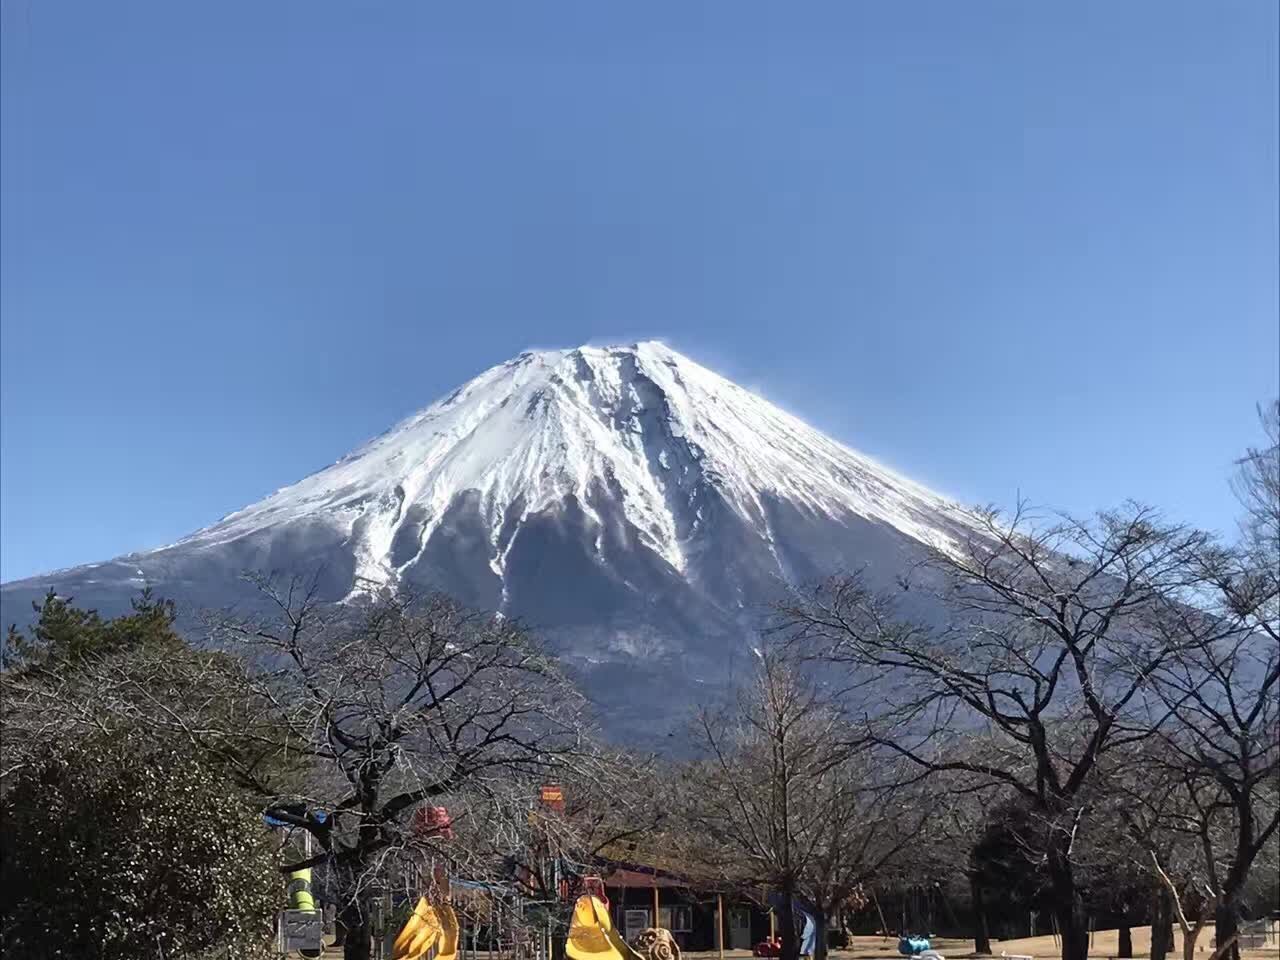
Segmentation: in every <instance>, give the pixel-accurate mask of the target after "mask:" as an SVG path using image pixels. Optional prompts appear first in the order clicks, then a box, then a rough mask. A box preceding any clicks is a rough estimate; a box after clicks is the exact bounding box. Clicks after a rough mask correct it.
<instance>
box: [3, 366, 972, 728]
mask: <svg viewBox="0 0 1280 960" xmlns="http://www.w3.org/2000/svg"><path fill="white" fill-rule="evenodd" d="M966 527H967V523H966V520H965V517H964V515H963V513H962V512H961V511H960V509H959V508H958V507H957V506H956V505H955V504H953V503H951V502H949V501H947V500H946V499H944V498H943V497H941V496H939V495H937V494H935V493H933V492H931V491H929V490H927V489H925V488H923V487H921V486H919V485H918V484H915V483H913V482H912V481H910V480H908V479H906V478H904V477H902V476H899V475H897V474H895V473H893V472H892V471H890V470H888V469H886V468H884V467H883V466H881V465H879V464H877V463H875V462H874V461H873V460H871V459H869V458H867V457H865V456H863V455H861V454H859V453H857V452H855V451H853V450H851V449H849V448H848V447H845V446H843V445H841V444H839V443H837V442H835V441H834V440H832V439H830V438H828V437H826V436H825V435H823V434H822V433H820V432H819V431H817V430H815V429H813V428H812V427H810V426H808V425H807V424H805V423H803V422H802V421H800V420H798V419H797V418H796V417H794V416H791V415H790V414H788V413H785V412H784V411H782V410H780V409H779V408H778V407H776V406H774V405H772V404H770V403H768V402H767V401H765V400H763V399H761V398H760V397H758V396H756V395H754V394H752V393H751V392H749V391H747V390H745V389H743V388H742V387H739V386H737V385H736V384H734V383H732V382H730V381H729V380H726V379H725V378H723V377H721V376H719V375H717V374H715V373H713V372H712V371H710V370H708V369H706V368H705V367H703V366H700V365H699V364H697V363H695V362H694V361H692V360H690V359H689V358H687V357H685V356H683V355H681V354H679V353H677V352H675V351H674V350H671V349H670V348H668V347H667V346H665V345H663V344H661V343H658V342H643V343H637V344H631V345H625V346H612V347H580V348H578V349H573V350H549V351H531V352H526V353H522V354H520V355H519V356H518V357H515V358H514V359H512V360H509V361H507V362H506V363H503V364H500V365H498V366H496V367H493V368H491V369H489V370H487V371H485V372H484V373H482V374H480V375H479V376H478V377H476V378H475V379H473V380H471V381H470V382H469V383H466V384H464V385H463V386H461V387H459V388H458V389H457V390H455V391H454V392H453V393H451V394H449V396H447V397H445V398H443V399H441V400H439V401H437V402H436V403H434V404H432V405H431V406H429V407H427V408H426V409H424V410H422V411H421V412H419V413H416V414H414V415H413V416H411V417H409V418H408V419H406V420H404V421H402V422H401V423H399V424H397V425H396V426H394V427H393V428H392V429H390V430H389V431H387V432H386V433H384V434H382V435H381V436H379V437H377V438H375V439H373V440H371V441H369V442H368V443H366V444H365V445H364V446H362V447H360V448H359V449H357V450H356V451H354V452H353V453H351V454H349V455H348V456H346V457H343V458H342V459H341V460H339V461H337V462H336V463H334V464H333V465H331V466H329V467H326V468H324V469H322V470H320V471H319V472H317V473H314V474H312V475H311V476H309V477H307V478H306V479H304V480H302V481H300V482H298V483H295V484H293V485H291V486H287V487H284V488H282V489H280V490H278V491H276V492H275V493H273V494H271V495H270V496H268V497H267V498H265V499H264V500H261V501H259V502H258V503H255V504H253V505H251V506H248V507H245V508H244V509H243V510H239V511H237V512H235V513H232V514H230V515H228V516H226V517H224V518H222V519H221V520H219V521H218V522H217V523H214V524H212V525H211V526H208V527H206V528H204V529H202V530H199V531H197V532H195V533H193V534H191V535H190V536H188V537H185V538H184V539H182V540H179V541H178V542H176V543H173V544H170V545H168V546H165V547H160V548H159V549H155V550H149V551H146V552H142V553H134V554H129V555H126V556H123V557H119V558H117V559H115V560H110V561H107V562H103V563H96V564H90V565H87V566H82V567H75V568H72V569H67V570H61V571H57V572H54V573H50V574H47V575H43V576H38V577H33V578H29V579H26V580H21V581H15V582H12V583H8V584H5V585H4V586H3V588H2V592H0V599H2V600H3V608H4V611H3V616H4V618H5V621H6V623H8V622H17V623H18V624H19V625H22V624H23V623H24V622H29V620H30V618H31V607H30V601H32V600H38V599H39V598H40V597H41V596H43V595H44V593H45V592H46V591H47V590H49V589H50V588H52V589H54V590H56V591H57V592H58V593H60V594H64V595H70V596H72V597H74V598H75V600H76V601H77V603H79V604H82V605H87V606H93V607H96V608H97V609H99V610H100V611H102V612H103V613H104V614H113V613H117V612H120V611H121V610H123V609H127V607H128V601H129V598H130V597H131V596H133V595H135V594H136V593H137V591H138V590H139V589H141V588H142V587H143V586H146V585H150V586H151V587H153V588H154V590H155V592H156V593H157V594H159V595H161V596H166V597H171V598H173V599H174V600H176V601H177V602H178V604H179V607H180V609H182V610H184V611H187V612H194V611H198V610H200V609H208V608H221V607H225V606H228V605H230V604H233V603H237V602H245V601H246V600H247V598H248V593H249V591H250V589H251V588H250V587H248V586H247V585H246V584H245V583H244V581H243V579H242V575H243V573H245V572H246V571H259V572H267V571H280V572H284V573H299V574H305V575H308V576H310V575H315V574H317V572H318V575H319V577H320V584H321V590H322V592H323V594H324V595H325V596H326V597H327V598H328V599H331V600H341V599H345V598H350V597H353V596H358V595H360V594H361V593H363V592H366V591H369V590H372V589H376V588H379V587H384V586H385V587H390V588H393V589H397V590H404V591H412V592H414V593H423V592H427V591H431V590H443V591H445V592H447V593H449V594H451V595H453V596H454V597H455V598H457V599H458V600H460V601H462V602H463V603H466V604H468V605H470V606H474V607H477V608H482V609H486V610H500V611H502V612H503V613H504V614H507V615H510V616H514V617H518V618H520V619H521V620H522V621H523V622H524V623H526V624H527V625H528V626H530V627H531V628H533V629H535V630H536V631H538V632H539V633H541V634H542V635H543V636H545V637H546V638H547V639H548V641H549V642H551V643H552V645H553V646H554V648H555V649H556V650H557V651H558V652H559V654H560V655H561V657H562V658H563V659H564V660H565V661H566V663H567V664H568V665H569V666H570V667H571V669H573V670H574V671H575V672H576V673H578V674H579V675H580V677H581V678H582V680H583V682H584V684H585V687H586V689H587V691H588V693H590V694H592V695H594V697H595V698H596V700H597V701H598V702H599V703H601V704H602V705H609V708H610V709H612V711H613V712H612V713H611V714H610V713H608V711H606V723H607V724H608V725H609V726H610V727H614V728H615V729H623V728H626V729H627V730H629V731H632V732H637V731H639V732H648V733H656V732H658V731H659V730H660V729H661V728H662V727H663V725H664V724H667V723H669V722H670V720H671V719H672V718H673V717H674V716H675V715H676V714H677V713H679V712H680V710H681V706H682V704H688V703H695V702H699V701H701V700H703V699H705V697H706V696H707V694H708V692H709V690H711V689H714V688H715V687H718V686H720V685H721V684H723V682H724V681H725V680H726V678H728V677H729V676H730V675H731V674H732V673H733V671H734V670H735V669H737V666H735V665H738V664H742V663H743V662H744V659H743V658H744V656H745V655H749V650H750V643H751V637H752V634H753V633H754V632H755V631H756V630H757V629H758V626H759V622H760V617H761V612H762V607H763V605H764V604H766V603H767V602H768V600H769V599H770V597H772V596H775V595H776V594H777V593H778V591H779V590H781V589H782V587H783V585H785V584H786V583H795V582H802V581H805V580H809V579H812V578H815V577H819V576H822V575H824V574H827V573H829V572H832V571H834V570H837V569H851V568H858V569H862V570H864V571H865V575H866V576H867V577H868V578H869V580H870V581H871V582H872V583H873V584H879V585H883V586H888V585H889V584H891V583H892V582H893V580H894V578H895V577H896V575H897V574H899V573H900V572H902V571H903V570H904V569H905V568H906V566H907V565H909V564H910V563H912V562H913V561H914V560H916V559H918V558H919V557H920V556H921V555H922V551H923V550H924V548H925V547H926V545H937V544H941V545H945V544H946V543H947V542H949V541H953V540H954V539H956V538H958V537H960V536H962V535H963V534H964V533H965V531H966Z"/></svg>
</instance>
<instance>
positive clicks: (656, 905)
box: [653, 883, 662, 927]
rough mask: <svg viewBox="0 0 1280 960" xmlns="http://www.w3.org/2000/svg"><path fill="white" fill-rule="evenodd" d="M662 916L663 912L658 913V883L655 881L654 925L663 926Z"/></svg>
mask: <svg viewBox="0 0 1280 960" xmlns="http://www.w3.org/2000/svg"><path fill="white" fill-rule="evenodd" d="M660 916H661V914H660V913H658V884H657V883H654V885H653V925H654V926H655V927H660V926H662V921H661V920H660V919H659V917H660Z"/></svg>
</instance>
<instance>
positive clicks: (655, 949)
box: [631, 927, 680, 960]
mask: <svg viewBox="0 0 1280 960" xmlns="http://www.w3.org/2000/svg"><path fill="white" fill-rule="evenodd" d="M631 946H632V947H633V948H634V949H635V951H636V952H637V953H638V954H640V956H642V957H645V958H646V960H680V944H678V943H676V940H675V937H673V936H671V931H670V930H664V929H663V928H662V927H647V928H645V929H644V930H641V931H640V933H639V934H637V935H636V938H635V942H634V943H632V945H631Z"/></svg>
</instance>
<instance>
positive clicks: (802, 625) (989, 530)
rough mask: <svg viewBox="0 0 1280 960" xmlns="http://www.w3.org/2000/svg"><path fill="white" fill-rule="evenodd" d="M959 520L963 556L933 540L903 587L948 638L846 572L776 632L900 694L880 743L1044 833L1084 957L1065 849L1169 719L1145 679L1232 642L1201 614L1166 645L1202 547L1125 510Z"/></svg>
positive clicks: (794, 605)
mask: <svg viewBox="0 0 1280 960" xmlns="http://www.w3.org/2000/svg"><path fill="white" fill-rule="evenodd" d="M969 520H970V532H969V533H968V534H966V535H964V536H963V537H961V542H959V543H948V544H940V545H939V546H938V547H937V548H936V549H934V550H932V551H931V553H930V555H929V558H928V560H927V562H926V563H925V564H923V565H922V568H921V571H920V576H918V577H917V578H916V583H914V584H913V583H911V582H910V581H904V586H918V585H919V584H921V583H923V585H924V586H926V587H927V588H928V587H932V588H933V589H935V590H936V591H937V595H938V596H939V598H940V599H941V600H942V601H943V602H944V603H945V607H946V609H947V610H949V611H950V613H951V615H952V621H951V622H950V623H949V624H947V625H945V626H942V627H936V628H935V627H930V626H922V625H918V624H913V623H910V622H906V621H904V620H903V619H902V618H901V617H900V616H899V614H898V609H897V600H896V599H895V598H885V597H883V596H876V595H873V594H872V593H870V592H869V591H868V590H867V589H866V588H865V587H864V586H863V583H862V580H861V579H860V577H858V576H857V575H850V576H839V577H835V578H833V579H831V580H829V581H827V582H825V583H823V584H821V585H820V586H819V587H817V588H816V589H814V590H812V591H809V592H805V593H797V594H796V595H795V596H794V598H793V599H792V600H791V601H789V602H788V603H786V604H785V605H784V606H783V607H782V608H781V610H780V613H781V618H782V626H783V628H784V629H786V630H787V631H789V636H790V638H791V641H792V642H793V643H797V644H800V645H801V646H802V648H803V649H806V650H808V651H810V653H811V655H814V656H817V657H819V658H821V659H823V660H825V661H827V662H830V663H835V664H842V665H845V666H848V667H850V668H853V669H856V670H861V671H866V670H869V669H875V670H879V671H881V674H882V676H883V677H884V678H885V680H886V682H890V681H892V682H893V683H895V684H897V685H898V689H899V690H900V691H903V692H902V693H900V694H899V697H900V701H899V703H898V704H897V705H896V706H894V707H892V708H887V709H886V710H885V711H884V712H883V713H882V714H881V716H879V717H874V718H873V717H869V718H868V730H869V735H870V736H872V737H874V739H875V740H876V741H877V742H878V743H880V744H882V745H884V746H886V747H888V748H889V749H892V750H894V751H896V752H897V753H898V754H900V755H901V756H903V757H906V758H908V759H909V760H911V761H912V762H913V763H915V764H916V765H917V766H918V767H919V768H920V769H921V770H922V771H924V772H926V773H928V774H937V773H943V772H963V773H966V774H969V775H972V776H975V777H978V778H980V779H982V780H985V781H986V783H987V784H988V785H990V786H991V787H992V788H1001V789H1004V790H1007V791H1010V792H1011V793H1013V794H1014V795H1016V796H1018V797H1019V798H1020V799H1021V802H1023V803H1024V804H1025V805H1026V806H1027V809H1028V810H1029V811H1031V812H1032V813H1034V815H1035V816H1036V817H1037V818H1039V819H1040V820H1041V821H1042V822H1043V824H1044V826H1045V828H1046V830H1047V831H1048V836H1047V838H1046V842H1045V845H1044V850H1043V858H1044V868H1045V871H1046V874H1047V877H1048V881H1049V886H1050V891H1051V895H1052V896H1051V899H1052V903H1053V907H1054V912H1055V914H1056V918H1057V922H1058V925H1059V928H1060V930H1061V932H1062V942H1063V957H1064V960H1084V958H1085V957H1086V955H1087V951H1088V931H1087V921H1086V915H1085V912H1084V908H1083V902H1082V898H1081V891H1080V885H1079V883H1078V879H1077V863H1076V856H1077V837H1078V834H1079V831H1080V830H1081V828H1082V826H1083V825H1084V823H1085V820H1086V815H1087V813H1088V810H1089V803H1090V799H1091V791H1092V790H1093V789H1094V783H1093V781H1094V779H1095V773H1096V770H1097V766H1098V763H1099V761H1100V760H1101V758H1103V757H1104V756H1105V755H1106V754H1107V752H1108V751H1110V750H1113V749H1115V748H1117V747H1120V746H1123V745H1125V744H1129V743H1133V742H1136V741H1139V740H1142V739H1144V738H1147V737H1150V736H1151V735H1152V733H1153V731H1154V730H1155V729H1157V728H1159V726H1160V725H1161V724H1162V723H1163V722H1164V721H1165V719H1166V716H1167V713H1168V709H1167V707H1165V706H1164V705H1163V704H1162V703H1160V702H1159V701H1158V699H1157V698H1156V697H1155V696H1154V693H1153V691H1152V685H1153V675H1154V674H1155V673H1156V671H1157V670H1159V669H1160V667H1161V666H1162V665H1164V664H1165V663H1166V662H1167V661H1168V660H1169V659H1170V658H1171V657H1172V656H1174V655H1175V654H1176V653H1177V652H1178V651H1179V650H1182V649H1188V650H1190V649H1196V648H1199V647H1201V646H1203V645H1204V644H1206V643H1208V642H1211V641H1212V640H1214V639H1216V638H1217V637H1218V636H1219V633H1220V632H1224V631H1229V630H1230V628H1229V627H1227V628H1221V627H1219V625H1218V624H1217V623H1216V621H1214V620H1213V619H1212V618H1209V617H1205V618H1202V619H1200V620H1197V621H1194V626H1195V628H1196V629H1195V630H1194V631H1192V632H1190V633H1185V634H1181V635H1179V636H1178V637H1177V639H1176V640H1175V639H1171V634H1172V631H1171V630H1170V629H1168V628H1167V623H1168V621H1169V620H1170V619H1172V618H1181V619H1182V621H1184V625H1186V620H1187V618H1185V617H1183V614H1182V609H1183V608H1184V607H1185V605H1186V604H1187V603H1188V602H1189V600H1190V599H1191V595H1192V592H1193V591H1194V590H1195V589H1196V588H1197V587H1198V586H1199V584H1200V583H1201V573H1200V570H1199V568H1198V565H1197V564H1198V558H1200V557H1201V556H1202V555H1203V552H1204V549H1205V546H1206V544H1207V543H1208V541H1209V538H1208V537H1207V536H1206V535H1205V534H1202V533H1200V532H1198V531H1194V530H1188V529H1186V528H1183V527H1179V526H1173V525H1167V524H1163V523H1161V522H1160V521H1159V519H1158V517H1157V516H1156V515H1155V514H1154V513H1153V512H1152V511H1150V510H1148V509H1144V508H1141V507H1136V506H1134V507H1130V508H1127V509H1125V510H1123V511H1119V512H1111V513H1103V514H1100V515H1099V516H1098V517H1096V518H1095V519H1093V520H1089V521H1080V520H1075V519H1072V518H1069V517H1062V518H1058V519H1057V520H1056V521H1054V522H1050V523H1042V522H1040V521H1039V518H1037V517H1035V516H1033V515H1032V514H1031V513H1030V512H1029V511H1028V510H1027V509H1026V508H1025V507H1022V508H1019V510H1018V511H1016V512H1015V513H1014V515H1013V516H1012V517H1010V518H1008V520H1006V519H1005V518H1003V517H1002V516H1001V515H1000V514H998V513H997V512H996V511H994V510H986V511H980V512H977V513H974V514H973V515H972V516H971V517H970V518H969ZM873 720H878V721H879V723H878V724H873V723H872V722H871V721H873ZM979 735H981V737H980V739H981V742H982V743H983V744H984V745H983V747H982V749H980V750H976V749H974V746H973V745H974V744H975V742H977V740H976V739H975V738H978V736H979Z"/></svg>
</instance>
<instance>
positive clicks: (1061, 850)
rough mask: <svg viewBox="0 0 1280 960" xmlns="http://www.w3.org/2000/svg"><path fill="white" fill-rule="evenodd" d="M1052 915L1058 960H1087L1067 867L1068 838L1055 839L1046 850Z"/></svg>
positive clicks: (1084, 929) (1085, 931) (1085, 928)
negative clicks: (1058, 943)
mask: <svg viewBox="0 0 1280 960" xmlns="http://www.w3.org/2000/svg"><path fill="white" fill-rule="evenodd" d="M1048 854H1049V855H1048V867H1049V889H1050V892H1051V895H1052V907H1053V915H1054V917H1055V918H1056V919H1057V921H1058V934H1059V935H1060V936H1061V937H1062V960H1088V957H1089V925H1088V921H1087V920H1086V919H1085V915H1084V909H1083V905H1082V904H1081V902H1080V892H1079V890H1077V888H1076V878H1075V871H1074V870H1073V869H1072V865H1071V851H1070V839H1069V838H1067V837H1065V836H1064V837H1061V838H1055V840H1054V841H1053V843H1052V845H1051V846H1050V848H1049V851H1048Z"/></svg>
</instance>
